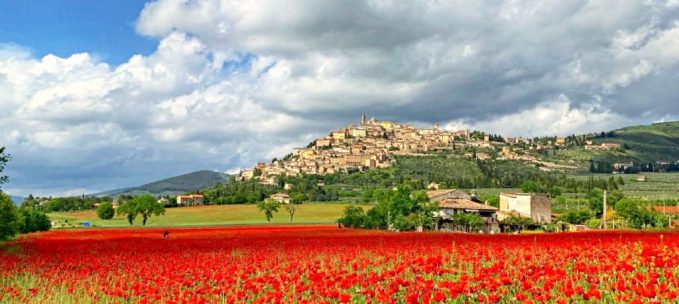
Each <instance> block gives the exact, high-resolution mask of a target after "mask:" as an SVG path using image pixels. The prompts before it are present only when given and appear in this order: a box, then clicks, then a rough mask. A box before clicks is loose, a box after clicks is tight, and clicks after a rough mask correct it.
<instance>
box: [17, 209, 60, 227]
mask: <svg viewBox="0 0 679 304" xmlns="http://www.w3.org/2000/svg"><path fill="white" fill-rule="evenodd" d="M19 214H20V220H21V228H20V230H21V233H30V232H36V231H47V230H50V228H52V222H51V221H50V219H49V218H48V217H47V215H46V214H45V213H43V212H40V211H38V210H35V209H33V208H20V209H19Z"/></svg>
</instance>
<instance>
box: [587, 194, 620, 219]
mask: <svg viewBox="0 0 679 304" xmlns="http://www.w3.org/2000/svg"><path fill="white" fill-rule="evenodd" d="M623 197H624V195H623V194H622V192H620V191H611V192H609V193H608V195H607V201H606V204H607V205H608V207H611V208H612V207H615V203H617V202H618V201H619V200H621V199H622V198H623ZM587 200H588V201H589V209H590V210H592V212H594V214H595V215H596V217H601V215H602V214H603V213H604V192H603V190H601V188H594V189H592V191H590V192H589V193H588V194H587Z"/></svg>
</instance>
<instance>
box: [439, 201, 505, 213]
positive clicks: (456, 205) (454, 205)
mask: <svg viewBox="0 0 679 304" xmlns="http://www.w3.org/2000/svg"><path fill="white" fill-rule="evenodd" d="M439 208H447V209H471V210H485V211H497V210H498V209H497V208H495V207H493V206H488V205H484V204H479V203H476V202H473V201H471V200H468V199H444V200H442V201H440V202H439Z"/></svg>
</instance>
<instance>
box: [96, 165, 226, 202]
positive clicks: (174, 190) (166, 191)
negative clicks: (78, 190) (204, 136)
mask: <svg viewBox="0 0 679 304" xmlns="http://www.w3.org/2000/svg"><path fill="white" fill-rule="evenodd" d="M229 177H230V176H229V175H227V174H224V173H220V172H214V171H207V170H203V171H196V172H192V173H188V174H183V175H179V176H175V177H171V178H167V179H163V180H159V181H155V182H152V183H148V184H145V185H141V186H138V187H128V188H122V189H116V190H111V191H106V192H101V193H97V194H95V196H120V195H140V194H151V195H177V194H182V193H186V192H191V191H198V190H201V189H205V188H207V187H210V186H212V185H214V184H217V183H224V182H226V181H228V180H229Z"/></svg>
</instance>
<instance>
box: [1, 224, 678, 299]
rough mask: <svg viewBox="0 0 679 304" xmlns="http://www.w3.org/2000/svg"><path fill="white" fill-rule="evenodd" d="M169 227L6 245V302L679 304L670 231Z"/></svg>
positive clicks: (53, 235)
mask: <svg viewBox="0 0 679 304" xmlns="http://www.w3.org/2000/svg"><path fill="white" fill-rule="evenodd" d="M163 231H164V230H160V229H101V230H69V231H52V232H47V233H42V234H35V235H29V236H25V237H22V238H21V239H19V240H17V241H14V242H12V243H9V244H5V245H4V248H5V249H2V250H3V251H4V252H3V253H2V254H1V257H2V259H1V260H0V291H1V292H2V294H0V303H242V302H245V303H356V302H358V303H496V302H500V303H515V302H526V303H543V302H547V303H581V302H608V303H612V302H616V303H617V302H632V303H635V302H636V303H677V302H678V301H679V234H677V233H633V232H602V233H566V234H540V235H468V234H451V233H389V232H377V231H364V230H350V229H338V228H336V227H330V226H289V227H281V226H270V227H235V228H199V229H172V230H169V232H170V237H169V238H168V239H164V238H163Z"/></svg>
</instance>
